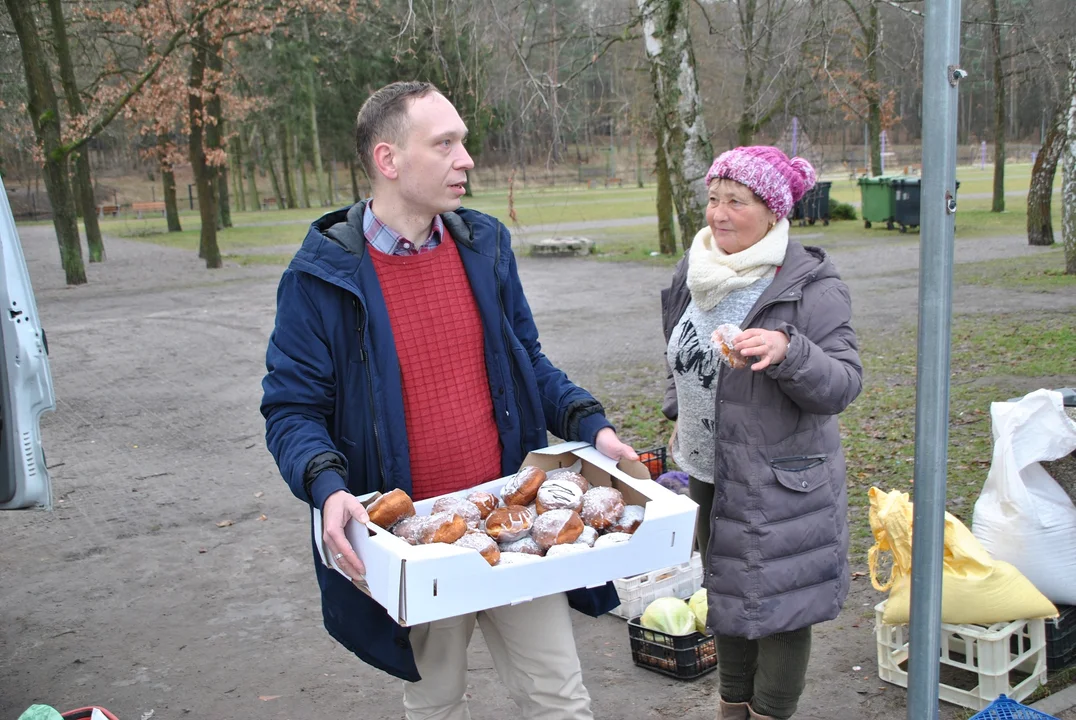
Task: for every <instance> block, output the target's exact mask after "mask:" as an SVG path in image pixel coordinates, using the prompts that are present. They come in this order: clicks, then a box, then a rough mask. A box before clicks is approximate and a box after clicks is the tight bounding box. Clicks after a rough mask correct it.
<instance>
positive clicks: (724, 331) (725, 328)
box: [710, 323, 751, 370]
mask: <svg viewBox="0 0 1076 720" xmlns="http://www.w3.org/2000/svg"><path fill="white" fill-rule="evenodd" d="M742 332H743V330H741V329H740V328H739V327H737V326H736V325H732V324H730V323H725V324H724V325H718V326H717V329H716V330H714V332H713V334H712V335H711V336H710V342H711V343H713V345H714V347H715V348H717V354H718V355H719V356H720V357H721V359H722V360H723V361H724V363H725V364H726V365H728V366H729V367H730V368H733V369H734V370H740V369H742V368H745V367H747V366H748V365H749V364H751V361H750V360H748V359H747V358H745V357H744V356H743V355H741V354H740V353H738V352H736V348H735V347H733V342H732V341H733V340H735V339H736V336H737V335H739V334H740V333H742Z"/></svg>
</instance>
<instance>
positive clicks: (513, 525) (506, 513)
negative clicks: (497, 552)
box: [486, 505, 534, 543]
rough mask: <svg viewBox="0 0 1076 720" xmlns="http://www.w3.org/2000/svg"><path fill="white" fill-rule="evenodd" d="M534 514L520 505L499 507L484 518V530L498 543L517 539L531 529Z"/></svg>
mask: <svg viewBox="0 0 1076 720" xmlns="http://www.w3.org/2000/svg"><path fill="white" fill-rule="evenodd" d="M533 522H534V516H533V515H531V511H530V510H528V509H527V508H525V507H523V506H521V505H506V506H504V507H499V508H497V509H496V510H494V511H493V512H491V513H490V514H489V517H488V518H486V532H487V533H488V534H489V536H490V537H491V538H493V539H494V540H496V541H497V542H498V543H501V542H512V541H513V540H519V539H520V538H521V537H523V536H524V535H526V534H527V533H528V532H529V531H530V529H531V523H533Z"/></svg>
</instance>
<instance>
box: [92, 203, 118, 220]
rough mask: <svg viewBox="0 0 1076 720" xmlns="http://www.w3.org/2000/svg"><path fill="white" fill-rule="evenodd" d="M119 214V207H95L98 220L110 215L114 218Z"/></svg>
mask: <svg viewBox="0 0 1076 720" xmlns="http://www.w3.org/2000/svg"><path fill="white" fill-rule="evenodd" d="M119 214H120V206H119V205H98V206H97V217H99V218H101V217H104V216H105V215H111V216H112V217H116V216H117V215H119Z"/></svg>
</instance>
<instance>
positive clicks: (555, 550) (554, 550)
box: [502, 543, 590, 557]
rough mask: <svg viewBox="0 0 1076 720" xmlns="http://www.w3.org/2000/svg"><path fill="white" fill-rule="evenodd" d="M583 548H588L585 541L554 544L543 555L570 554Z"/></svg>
mask: <svg viewBox="0 0 1076 720" xmlns="http://www.w3.org/2000/svg"><path fill="white" fill-rule="evenodd" d="M584 550H590V546H589V545H587V544H586V543H568V544H566V545H554V546H553V547H551V548H549V552H547V553H546V554H545V556H546V557H557V556H558V555H572V554H573V553H577V552H582V551H584ZM502 557H503V556H502Z"/></svg>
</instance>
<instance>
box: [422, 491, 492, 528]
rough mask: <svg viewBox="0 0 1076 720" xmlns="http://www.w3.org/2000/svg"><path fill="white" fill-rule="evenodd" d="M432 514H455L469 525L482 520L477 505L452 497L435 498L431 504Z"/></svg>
mask: <svg viewBox="0 0 1076 720" xmlns="http://www.w3.org/2000/svg"><path fill="white" fill-rule="evenodd" d="M433 512H435V513H438V512H451V513H456V514H457V515H459V516H460V517H461V518H463V519H464V520H465V521H467V522H469V523H472V522H478V521H480V520H481V519H482V512H481V511H480V510H479V509H478V506H477V505H475V504H474V503H473V502H470V501H468V500H464V499H463V498H459V497H456V496H454V495H448V496H445V497H442V498H437V500H435V501H434V503H433Z"/></svg>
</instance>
